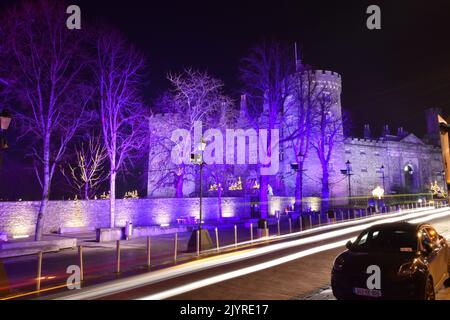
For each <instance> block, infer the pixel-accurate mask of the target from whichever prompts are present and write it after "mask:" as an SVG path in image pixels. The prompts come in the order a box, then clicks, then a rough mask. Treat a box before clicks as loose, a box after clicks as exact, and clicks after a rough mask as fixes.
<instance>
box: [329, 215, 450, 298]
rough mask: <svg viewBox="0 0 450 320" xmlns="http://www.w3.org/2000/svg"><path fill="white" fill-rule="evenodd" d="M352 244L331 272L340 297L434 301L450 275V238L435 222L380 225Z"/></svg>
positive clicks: (362, 234) (349, 243)
mask: <svg viewBox="0 0 450 320" xmlns="http://www.w3.org/2000/svg"><path fill="white" fill-rule="evenodd" d="M346 247H347V250H346V251H345V252H343V253H341V254H340V255H339V256H338V257H337V258H336V259H335V261H334V264H333V269H332V273H331V285H332V290H333V294H334V296H335V297H336V298H337V299H420V300H422V299H425V300H434V299H435V293H436V292H437V290H438V289H439V288H440V287H441V286H442V284H443V283H444V281H445V280H446V279H447V278H448V276H449V272H450V258H449V249H448V244H447V240H446V239H445V238H444V237H443V236H441V235H439V234H438V233H437V231H436V230H435V229H434V228H433V227H432V226H431V225H430V224H423V223H420V224H411V223H408V222H397V223H383V224H377V225H375V226H372V227H370V228H368V229H366V230H364V231H362V232H361V234H360V235H359V236H358V237H357V239H356V240H355V241H354V242H353V243H352V242H350V241H349V242H348V243H347V245H346Z"/></svg>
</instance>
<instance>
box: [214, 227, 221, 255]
mask: <svg viewBox="0 0 450 320" xmlns="http://www.w3.org/2000/svg"><path fill="white" fill-rule="evenodd" d="M214 232H215V234H216V250H217V252H219V248H220V246H219V229H217V227H215V228H214Z"/></svg>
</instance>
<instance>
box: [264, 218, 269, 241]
mask: <svg viewBox="0 0 450 320" xmlns="http://www.w3.org/2000/svg"><path fill="white" fill-rule="evenodd" d="M266 230H267V231H266ZM264 233H266V234H267V238H268V237H269V228H267V221H264Z"/></svg>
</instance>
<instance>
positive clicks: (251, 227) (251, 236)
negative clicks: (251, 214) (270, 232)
mask: <svg viewBox="0 0 450 320" xmlns="http://www.w3.org/2000/svg"><path fill="white" fill-rule="evenodd" d="M250 241H251V242H253V223H250Z"/></svg>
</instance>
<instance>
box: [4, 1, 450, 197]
mask: <svg viewBox="0 0 450 320" xmlns="http://www.w3.org/2000/svg"><path fill="white" fill-rule="evenodd" d="M49 1H51V0H49ZM54 1H59V0H54ZM17 2H19V0H1V1H0V12H2V11H3V10H4V9H5V8H7V7H8V6H10V5H11V4H12V3H17ZM70 4H78V5H79V6H80V7H81V11H82V19H83V21H85V22H86V25H89V24H91V23H94V22H100V23H107V24H108V25H111V26H112V27H115V28H117V29H119V30H121V31H122V32H123V33H125V35H126V36H127V37H128V38H129V39H130V40H131V41H132V42H134V43H135V44H136V45H137V46H138V47H139V48H140V49H141V50H142V51H144V52H145V54H146V55H147V56H148V60H149V61H148V65H149V80H150V84H149V86H148V89H147V90H146V96H147V98H148V103H149V104H150V103H151V99H152V98H154V97H156V96H157V95H158V94H159V93H160V92H162V91H163V90H164V89H166V88H167V83H166V81H165V80H164V79H165V74H166V73H167V72H168V71H180V70H182V68H183V67H187V66H193V67H196V68H200V69H204V70H208V71H209V72H210V73H211V74H213V75H214V76H215V77H218V78H220V79H222V80H224V82H225V84H226V88H227V91H228V92H229V93H230V94H233V96H235V97H236V98H237V97H238V96H239V93H240V87H241V85H240V84H239V81H238V65H239V60H240V59H241V58H242V57H243V56H244V55H245V54H246V53H247V52H248V50H249V49H250V48H251V47H252V46H253V45H254V44H255V43H257V42H258V41H259V40H261V39H262V38H267V37H272V38H279V39H280V40H284V41H289V42H291V43H294V42H295V41H297V42H298V43H299V44H300V46H301V47H302V52H303V57H304V62H306V63H308V64H310V65H312V66H313V67H315V68H317V69H328V70H333V71H336V72H339V73H340V74H341V75H342V77H343V99H342V105H343V107H344V109H345V110H347V111H348V112H349V113H350V115H351V118H352V122H353V125H354V129H353V132H352V134H353V135H356V136H361V134H362V126H363V124H364V123H370V125H371V127H372V131H373V132H374V133H375V134H379V132H380V129H381V127H382V125H383V124H389V125H390V126H391V131H393V132H395V131H396V127H398V126H404V127H405V129H406V130H408V131H410V132H414V133H416V134H418V135H419V136H422V135H423V134H424V131H425V130H424V129H425V128H424V127H425V126H424V124H425V121H424V109H425V108H428V107H441V108H443V109H444V111H446V112H447V114H450V112H449V111H450V37H449V34H450V1H448V0H432V1H430V0H428V1H422V0H420V1H411V0H409V1H406V0H395V1H392V0H391V1H377V0H371V1H365V0H358V1H357V0H345V1H344V0H341V1H326V0H321V1H315V0H314V1H312V0H311V1H303V0H295V1H280V0H279V1H272V2H270V1H263V0H260V1H243V0H241V1H232V0H229V1H212V0H210V1H193V0H192V1H153V0H145V1H144V0H141V1H138V0H126V1H117V0H116V1H112V0H70ZM370 4H377V5H379V6H380V7H381V20H382V22H381V23H382V29H381V30H375V31H370V30H368V29H367V28H366V19H367V17H368V15H367V14H366V8H367V7H368V5H370ZM63 14H65V13H63ZM82 23H83V22H82ZM79 32H83V29H82V30H81V31H79ZM5 161H6V160H5ZM7 161H9V162H10V163H11V164H14V162H15V160H14V159H13V157H11V159H9V160H8V159H7ZM22 171H23V170H22ZM11 172H15V170H11ZM32 174H33V173H32V172H31V171H30V172H29V175H23V177H22V176H21V178H20V179H22V180H23V181H22V180H21V181H19V182H20V184H21V185H22V186H28V185H30V184H27V183H26V179H28V177H29V176H30V175H32ZM24 179H25V180H24ZM125 187H126V186H125ZM22 193H23V192H22ZM25 193H31V191H30V192H28V191H25Z"/></svg>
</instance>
